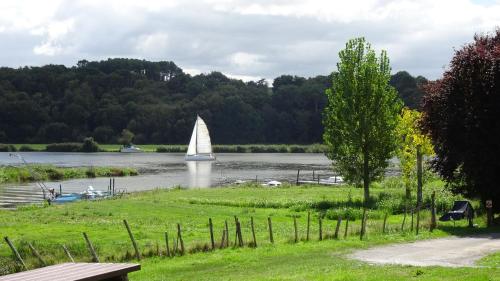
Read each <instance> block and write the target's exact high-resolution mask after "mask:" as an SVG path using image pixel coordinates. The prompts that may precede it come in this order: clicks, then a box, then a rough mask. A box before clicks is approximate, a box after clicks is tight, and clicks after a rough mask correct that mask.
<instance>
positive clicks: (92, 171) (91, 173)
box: [85, 167, 96, 178]
mask: <svg viewBox="0 0 500 281" xmlns="http://www.w3.org/2000/svg"><path fill="white" fill-rule="evenodd" d="M85 175H86V176H87V178H95V177H96V172H95V169H94V167H89V168H88V169H87V170H86V171H85Z"/></svg>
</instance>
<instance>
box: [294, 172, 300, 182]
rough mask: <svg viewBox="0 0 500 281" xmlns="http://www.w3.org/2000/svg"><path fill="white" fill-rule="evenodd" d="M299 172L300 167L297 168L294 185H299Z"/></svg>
mask: <svg viewBox="0 0 500 281" xmlns="http://www.w3.org/2000/svg"><path fill="white" fill-rule="evenodd" d="M299 174H300V169H298V170H297V181H296V182H295V184H296V185H299Z"/></svg>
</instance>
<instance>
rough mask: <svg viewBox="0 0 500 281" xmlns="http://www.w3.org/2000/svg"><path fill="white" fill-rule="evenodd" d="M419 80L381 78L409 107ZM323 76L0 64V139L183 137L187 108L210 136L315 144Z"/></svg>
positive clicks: (165, 65)
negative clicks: (245, 77)
mask: <svg viewBox="0 0 500 281" xmlns="http://www.w3.org/2000/svg"><path fill="white" fill-rule="evenodd" d="M426 82H427V80H426V79H425V78H423V77H421V76H419V77H413V76H411V75H410V74H409V73H407V72H404V71H402V72H398V73H396V74H394V75H392V76H391V79H390V84H391V85H393V86H394V87H395V88H396V89H397V91H398V94H399V96H400V97H401V98H402V99H403V101H404V103H405V105H406V106H408V107H410V108H418V107H419V104H420V100H421V98H422V90H421V88H420V86H421V85H423V84H425V83H426ZM331 83H332V77H331V76H330V75H319V76H316V77H311V78H304V77H299V76H292V75H282V76H280V77H277V78H276V79H274V81H273V83H272V85H268V83H267V82H266V81H265V80H260V81H250V82H243V81H241V80H236V79H231V78H229V77H227V76H225V75H223V74H222V73H220V72H211V73H209V74H199V75H194V76H193V75H189V74H187V73H185V72H184V71H183V70H182V69H181V68H179V67H178V66H177V65H175V63H173V62H168V61H160V62H151V61H146V60H137V59H121V58H119V59H108V60H104V61H86V60H81V61H79V62H78V63H77V65H76V66H73V67H66V66H64V65H46V66H42V67H23V68H18V69H13V68H8V67H2V68H0V142H9V143H50V142H71V141H78V142H80V141H82V140H83V139H84V138H85V137H93V138H94V139H95V140H96V141H98V142H100V143H116V142H118V140H119V139H120V137H121V135H122V132H123V130H124V129H126V130H128V131H131V132H132V133H133V134H134V139H133V141H134V143H139V144H140V143H175V144H184V143H187V142H188V140H189V137H190V134H191V130H192V126H193V123H194V121H195V117H196V114H199V115H200V116H202V118H204V119H205V121H206V123H207V124H208V126H209V129H210V133H211V136H212V139H213V142H214V143H218V144H244V143H284V144H286V143H302V144H307V143H320V142H322V135H323V126H322V122H321V120H322V112H323V109H324V107H325V106H326V103H327V98H326V95H325V89H327V88H329V87H331Z"/></svg>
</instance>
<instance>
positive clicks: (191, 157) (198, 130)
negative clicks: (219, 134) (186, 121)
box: [185, 115, 215, 161]
mask: <svg viewBox="0 0 500 281" xmlns="http://www.w3.org/2000/svg"><path fill="white" fill-rule="evenodd" d="M185 160H186V161H213V160H215V155H214V154H213V153H212V143H211V142H210V135H209V134H208V128H207V124H205V121H203V119H201V117H200V116H198V115H197V116H196V123H194V128H193V134H192V135H191V140H190V141H189V146H188V150H187V152H186V157H185Z"/></svg>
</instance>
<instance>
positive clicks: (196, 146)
mask: <svg viewBox="0 0 500 281" xmlns="http://www.w3.org/2000/svg"><path fill="white" fill-rule="evenodd" d="M194 126H195V127H196V135H195V136H194V141H195V144H196V145H195V146H194V149H195V151H196V153H195V154H198V116H196V123H195V125H194Z"/></svg>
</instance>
